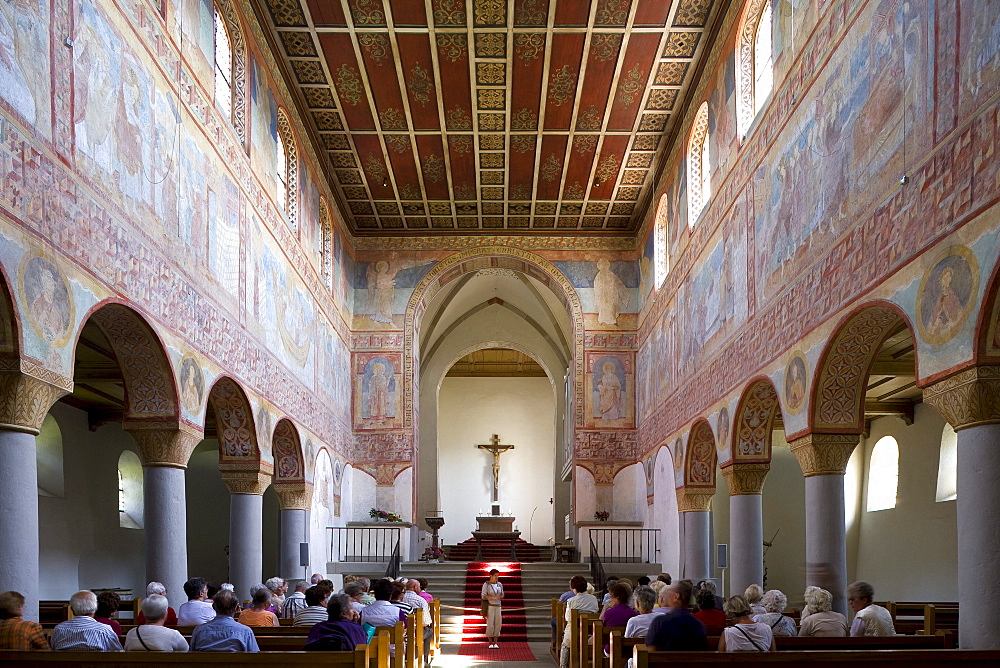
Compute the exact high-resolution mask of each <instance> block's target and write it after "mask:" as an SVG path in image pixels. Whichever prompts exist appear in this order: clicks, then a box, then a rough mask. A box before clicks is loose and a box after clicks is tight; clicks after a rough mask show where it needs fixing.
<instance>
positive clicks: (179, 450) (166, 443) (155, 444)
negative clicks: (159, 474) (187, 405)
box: [122, 420, 205, 469]
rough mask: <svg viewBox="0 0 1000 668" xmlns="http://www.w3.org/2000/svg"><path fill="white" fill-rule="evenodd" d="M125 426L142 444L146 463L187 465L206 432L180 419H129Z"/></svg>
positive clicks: (167, 465) (142, 456)
mask: <svg viewBox="0 0 1000 668" xmlns="http://www.w3.org/2000/svg"><path fill="white" fill-rule="evenodd" d="M122 428H123V429H125V431H127V432H128V433H129V434H130V435H131V436H132V438H134V439H135V442H136V445H138V446H139V460H140V461H141V462H142V465H143V466H166V467H171V468H178V469H185V468H187V463H188V460H189V459H191V454H192V453H193V452H194V449H195V448H196V447H198V444H199V443H200V442H201V441H202V440H203V439H204V438H205V432H204V431H202V430H201V429H198V428H197V427H193V426H191V425H189V424H187V423H186V422H181V421H179V420H155V421H154V420H151V421H140V420H127V421H125V422H124V423H123V424H122Z"/></svg>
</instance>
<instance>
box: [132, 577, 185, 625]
mask: <svg viewBox="0 0 1000 668" xmlns="http://www.w3.org/2000/svg"><path fill="white" fill-rule="evenodd" d="M166 595H167V588H166V587H164V586H163V583H162V582H157V581H155V580H154V581H153V582H150V583H149V584H148V585H146V596H147V597H148V596H166ZM135 623H136V624H137V625H139V626H141V625H143V624H146V623H148V622H147V620H146V613H144V612H143V611H142V605H140V606H139V618H138V619H137V620H136V621H135ZM163 626H169V627H170V628H174V627H175V626H177V612H176V611H174V609H173V608H171V607H167V616H166V617H165V618H164V619H163Z"/></svg>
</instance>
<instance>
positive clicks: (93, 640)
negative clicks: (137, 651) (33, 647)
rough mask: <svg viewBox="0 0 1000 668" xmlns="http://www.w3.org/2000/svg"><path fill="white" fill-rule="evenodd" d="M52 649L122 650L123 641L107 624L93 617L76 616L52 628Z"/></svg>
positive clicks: (85, 650) (79, 650) (82, 650)
mask: <svg viewBox="0 0 1000 668" xmlns="http://www.w3.org/2000/svg"><path fill="white" fill-rule="evenodd" d="M50 643H51V645H52V649H54V650H61V651H76V652H120V651H122V644H121V641H119V640H118V636H117V635H116V634H115V632H114V631H113V630H112V629H111V627H110V626H108V625H107V624H102V623H100V622H99V621H97V620H96V619H94V618H93V617H74V618H73V619H70V620H67V621H65V622H62V623H61V624H57V625H56V627H55V628H54V629H52V638H51V640H50Z"/></svg>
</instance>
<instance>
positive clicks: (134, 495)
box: [118, 450, 143, 529]
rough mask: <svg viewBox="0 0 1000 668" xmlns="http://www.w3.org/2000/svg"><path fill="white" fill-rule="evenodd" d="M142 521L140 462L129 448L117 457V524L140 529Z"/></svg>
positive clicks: (126, 527)
mask: <svg viewBox="0 0 1000 668" xmlns="http://www.w3.org/2000/svg"><path fill="white" fill-rule="evenodd" d="M142 522H143V504H142V462H140V461H139V457H138V455H136V454H135V453H134V452H132V451H131V450H125V451H124V452H122V454H121V456H120V457H119V458H118V525H119V526H121V527H123V528H125V529H141V528H142Z"/></svg>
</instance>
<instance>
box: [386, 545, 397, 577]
mask: <svg viewBox="0 0 1000 668" xmlns="http://www.w3.org/2000/svg"><path fill="white" fill-rule="evenodd" d="M385 576H386V577H387V578H392V579H393V580H395V579H396V578H398V577H399V541H398V540H397V541H396V547H395V548H394V549H393V551H392V557H391V558H390V559H389V564H388V565H387V566H386V567H385Z"/></svg>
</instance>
